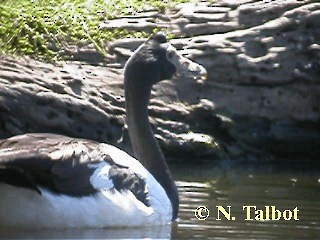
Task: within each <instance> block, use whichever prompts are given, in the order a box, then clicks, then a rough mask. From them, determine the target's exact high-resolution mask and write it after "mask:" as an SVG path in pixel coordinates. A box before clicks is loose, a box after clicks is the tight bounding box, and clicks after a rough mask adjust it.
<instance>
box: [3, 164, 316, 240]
mask: <svg viewBox="0 0 320 240" xmlns="http://www.w3.org/2000/svg"><path fill="white" fill-rule="evenodd" d="M174 175H175V178H176V179H177V185H178V188H179V192H180V199H181V204H180V218H179V220H178V221H177V222H176V223H174V224H172V225H168V226H162V227H152V228H129V229H98V230H97V229H67V230H50V231H39V230H38V231H21V230H20V231H19V230H17V229H12V230H11V231H9V230H6V231H3V230H2V231H0V239H4V238H41V239H46V238H64V239H79V238H86V239H98V238H99V239H111V238H127V239H130V238H149V239H159V238H161V239H170V238H171V239H195V238H198V239H320V201H319V200H320V170H319V168H317V167H312V166H311V167H306V164H304V163H303V164H299V165H297V164H292V163H286V164H283V166H279V165H278V166H277V165H273V164H265V165H263V166H262V165H260V166H252V165H251V164H234V163H232V162H231V163H230V162H223V163H220V164H218V165H208V164H205V165H201V166H197V167H196V166H195V165H189V166H183V167H181V165H180V166H179V167H175V168H174ZM199 206H205V207H207V208H208V209H209V217H208V218H207V219H206V220H198V219H197V218H196V217H195V210H196V208H197V207H199ZM216 206H222V207H224V208H225V209H226V211H227V212H226V213H228V211H229V209H228V208H227V206H230V213H231V215H230V216H228V215H227V217H229V218H230V219H231V218H232V217H234V218H235V220H233V221H232V220H227V219H226V217H224V215H223V214H222V213H221V212H220V215H219V216H220V219H221V220H216V219H217V207H216ZM243 206H256V207H257V209H263V210H264V211H265V206H275V207H276V209H277V210H279V211H284V210H288V211H286V215H285V216H286V218H287V219H289V217H290V213H289V210H290V212H291V214H292V216H291V220H284V219H283V218H282V219H280V220H277V221H276V220H274V221H272V220H269V221H268V220H265V221H255V220H245V219H246V217H247V215H246V211H245V210H243ZM294 209H296V210H299V211H298V212H297V214H296V216H294V212H293V210H294ZM204 213H205V212H201V214H204ZM255 216H256V214H255V213H254V211H251V215H250V218H253V219H254V218H255ZM260 216H261V215H260ZM270 217H271V213H270ZM294 217H296V218H297V219H299V220H295V219H294Z"/></svg>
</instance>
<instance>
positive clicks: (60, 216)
mask: <svg viewBox="0 0 320 240" xmlns="http://www.w3.org/2000/svg"><path fill="white" fill-rule="evenodd" d="M177 73H179V74H181V75H184V74H185V73H188V74H189V75H190V74H192V75H193V76H194V77H198V76H202V75H204V74H205V70H204V68H203V67H201V66H200V65H198V64H195V63H193V62H191V61H190V60H188V59H185V58H183V57H182V56H180V55H179V54H178V53H177V51H176V50H175V49H174V48H173V47H172V46H171V45H170V44H169V43H168V42H167V40H166V37H165V36H164V35H163V34H162V33H158V34H156V35H155V36H153V37H152V38H150V39H149V40H148V41H146V43H144V44H143V45H142V46H140V47H139V48H138V49H137V50H136V52H135V53H134V54H133V56H131V57H130V59H129V60H128V62H127V64H126V66H125V72H124V77H125V96H126V111H127V124H128V130H129V136H130V140H131V143H132V148H133V151H134V155H135V157H136V158H137V159H138V160H139V161H140V162H139V161H137V160H136V159H135V158H133V157H131V156H129V155H128V154H127V153H125V152H123V151H121V150H120V149H118V148H116V147H114V146H111V145H108V144H104V143H97V142H95V141H91V140H85V139H76V138H70V137H66V136H62V135H56V134H47V133H38V134H25V135H20V136H15V137H12V138H9V139H5V140H2V141H0V196H1V198H0V226H1V227H6V226H9V227H24V228H35V227H45V228H51V227H54V228H57V227H63V228H66V227H108V226H147V225H159V224H165V223H168V222H170V221H172V220H174V219H175V218H176V217H177V213H178V205H179V200H178V193H177V189H176V186H175V184H174V181H173V179H172V177H171V174H170V171H169V169H168V166H167V164H166V162H165V159H164V157H163V154H162V152H161V150H160V148H159V145H158V143H157V141H156V139H155V138H154V136H153V133H152V130H151V127H150V124H149V121H148V112H147V106H148V102H149V98H150V92H151V87H152V85H153V84H155V83H157V82H159V81H161V80H163V79H170V78H171V77H172V76H173V75H174V74H177ZM142 164H143V165H144V166H143V165H142Z"/></svg>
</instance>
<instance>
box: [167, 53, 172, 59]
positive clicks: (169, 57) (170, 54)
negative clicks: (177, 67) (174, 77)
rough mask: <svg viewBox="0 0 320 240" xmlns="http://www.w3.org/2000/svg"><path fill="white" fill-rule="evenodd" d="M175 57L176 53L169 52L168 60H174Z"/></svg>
mask: <svg viewBox="0 0 320 240" xmlns="http://www.w3.org/2000/svg"><path fill="white" fill-rule="evenodd" d="M173 56H174V52H173V51H169V52H168V53H167V58H168V59H172V58H173Z"/></svg>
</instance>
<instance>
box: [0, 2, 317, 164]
mask: <svg viewBox="0 0 320 240" xmlns="http://www.w3.org/2000/svg"><path fill="white" fill-rule="evenodd" d="M319 22H320V3H318V2H317V1H307V0H300V1H298V0H285V1H253V0H252V1H249V0H242V1H232V0H216V1H213V2H211V1H201V2H200V3H198V4H197V5H193V4H181V5H178V6H177V7H176V8H175V9H171V10H170V11H167V12H165V13H160V12H157V11H155V10H154V9H146V11H144V12H142V13H138V14H136V15H134V16H122V17H119V19H113V20H109V21H105V22H103V23H101V30H102V31H103V30H105V29H114V28H122V29H127V30H129V31H137V30H144V31H150V32H151V31H152V29H154V28H156V27H162V28H164V27H166V28H168V29H167V30H168V31H169V32H171V33H174V34H175V36H176V37H175V38H174V39H173V40H172V41H171V42H172V44H173V45H174V46H175V47H176V48H177V49H179V51H181V53H183V54H184V55H186V56H187V57H189V58H190V59H192V60H194V61H196V62H199V63H200V64H202V65H204V66H205V67H206V69H207V71H208V79H207V80H206V81H194V80H192V79H176V80H174V81H164V82H162V83H160V84H158V85H157V86H155V87H154V89H153V92H152V97H153V98H152V100H151V105H150V116H151V122H152V125H153V127H154V131H155V133H156V135H157V138H158V139H159V140H160V142H161V145H162V147H163V149H164V150H165V153H166V155H167V156H172V157H178V158H180V159H181V160H183V161H187V160H188V161H199V160H200V159H207V160H213V159H225V158H228V159H232V160H240V159H242V160H243V159H245V160H257V159H258V160H259V159H264V160H270V159H271V160H272V159H275V158H278V157H281V158H288V159H311V158H314V159H316V158H317V157H318V156H319V154H320V104H319V103H320V61H319V59H320V27H319ZM142 42H143V40H141V39H119V40H117V41H114V42H111V43H108V49H107V51H108V56H107V58H106V59H105V58H103V57H102V56H100V55H99V53H97V52H96V51H95V50H93V49H92V48H90V47H86V48H81V49H77V50H76V51H75V52H72V55H73V58H74V61H71V62H64V63H60V64H58V65H53V64H49V63H43V62H39V61H35V60H32V59H29V58H22V59H17V58H13V57H8V56H1V59H0V86H1V87H0V137H1V138H5V137H9V136H12V135H17V134H21V133H25V132H55V133H62V134H66V135H69V136H74V137H83V138H91V139H95V140H98V141H101V142H108V143H112V144H115V145H118V146H119V147H121V148H123V149H126V150H127V151H129V152H130V146H129V143H128V136H127V132H126V128H125V124H124V116H125V110H124V98H123V83H122V68H123V66H124V63H125V61H126V60H127V58H128V57H129V56H130V54H131V53H132V51H134V50H135V48H137V46H139V45H140V44H141V43H142Z"/></svg>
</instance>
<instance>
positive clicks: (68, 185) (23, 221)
mask: <svg viewBox="0 0 320 240" xmlns="http://www.w3.org/2000/svg"><path fill="white" fill-rule="evenodd" d="M0 147H1V150H0V155H1V157H2V163H6V168H2V169H0V176H1V177H0V180H1V182H2V183H0V194H1V198H0V219H1V225H2V226H15V227H28V228H31V227H33V228H34V227H51V226H55V227H105V226H144V225H158V224H165V223H168V222H170V220H171V218H172V207H171V203H170V200H169V198H168V197H167V195H166V193H165V191H164V189H163V188H162V187H161V185H160V184H159V183H158V182H157V181H156V180H155V178H154V177H153V176H152V175H151V174H150V173H149V172H148V171H147V170H146V169H145V168H144V167H143V166H142V165H141V163H140V162H138V161H137V160H135V159H134V158H133V157H131V156H129V155H128V154H127V153H125V152H123V151H121V150H120V149H118V148H116V147H114V146H112V145H109V144H103V143H97V142H94V141H89V140H84V139H74V138H69V137H65V136H61V135H55V134H25V135H21V136H16V137H12V138H9V139H7V140H4V141H2V142H1V145H0ZM31 148H32V150H31ZM3 159H6V160H5V161H4V160H3ZM13 159H14V162H12V161H13ZM10 163H11V164H10ZM5 172H7V174H6V175H5ZM8 175H9V176H8ZM14 180H16V182H14ZM23 184H24V185H23Z"/></svg>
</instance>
